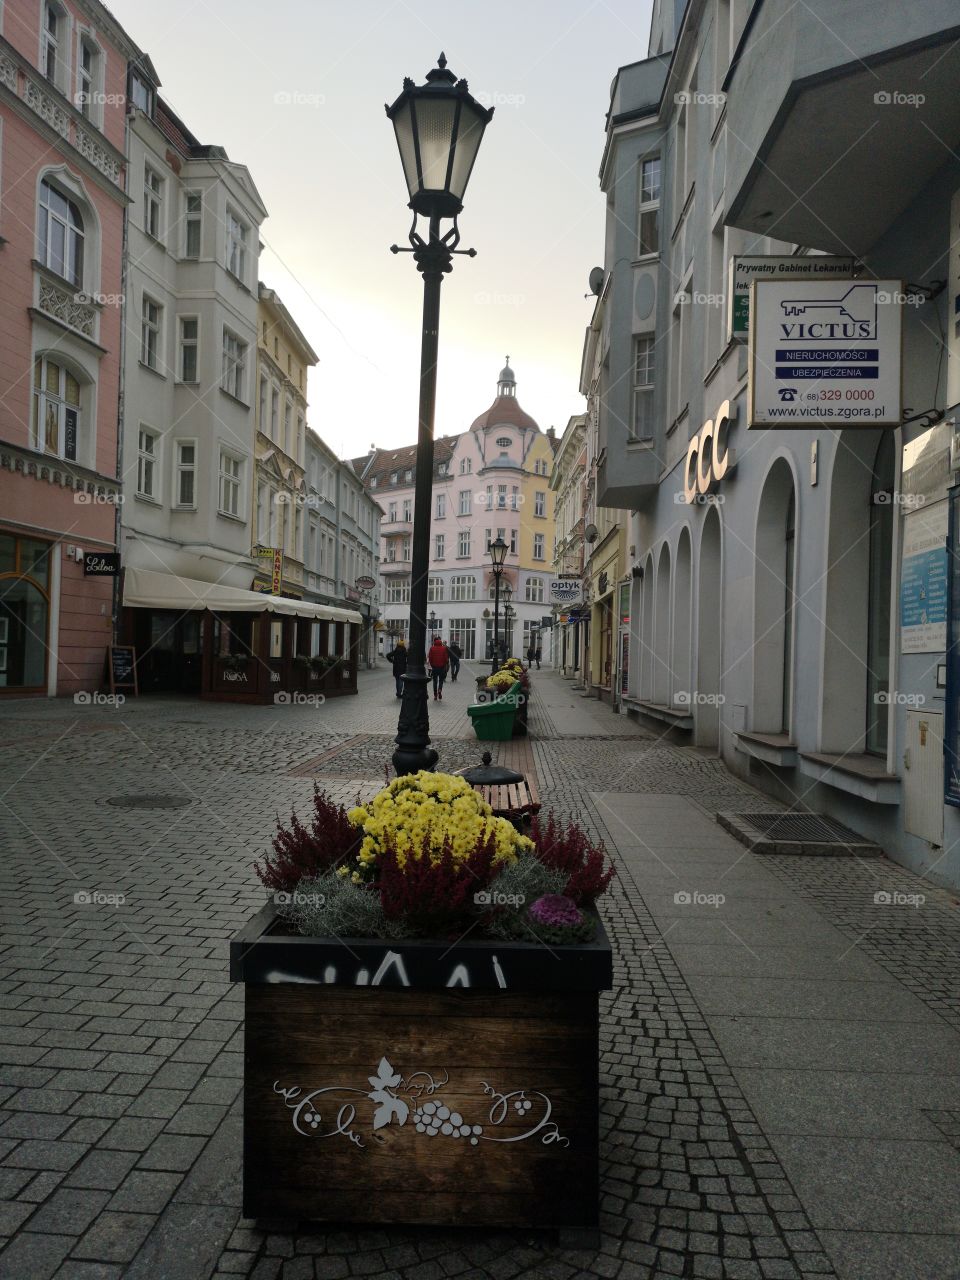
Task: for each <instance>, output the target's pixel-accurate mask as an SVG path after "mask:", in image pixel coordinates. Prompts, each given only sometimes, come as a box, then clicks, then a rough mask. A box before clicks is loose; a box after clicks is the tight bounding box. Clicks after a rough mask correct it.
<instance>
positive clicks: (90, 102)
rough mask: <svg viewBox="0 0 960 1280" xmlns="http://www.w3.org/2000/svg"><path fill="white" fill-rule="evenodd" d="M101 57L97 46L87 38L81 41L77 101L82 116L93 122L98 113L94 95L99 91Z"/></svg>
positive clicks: (84, 37) (78, 60)
mask: <svg viewBox="0 0 960 1280" xmlns="http://www.w3.org/2000/svg"><path fill="white" fill-rule="evenodd" d="M99 66H100V55H99V50H98V49H97V46H96V45H95V44H94V43H93V41H92V40H90V39H88V38H87V36H82V37H81V39H80V55H79V57H78V59H77V100H76V106H77V109H78V110H79V112H80V114H81V115H82V116H84V117H85V119H87V120H91V119H92V118H93V116H94V114H95V113H96V102H95V100H94V94H95V93H96V91H97V75H98V71H99Z"/></svg>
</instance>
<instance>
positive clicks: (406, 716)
mask: <svg viewBox="0 0 960 1280" xmlns="http://www.w3.org/2000/svg"><path fill="white" fill-rule="evenodd" d="M429 683H430V677H429V676H428V675H427V673H426V671H419V672H418V671H409V670H408V671H407V674H406V675H405V676H404V677H403V701H402V702H401V703H400V721H399V724H398V725H397V737H396V743H397V749H396V751H394V753H393V757H392V760H393V767H394V769H395V770H396V773H397V776H398V777H399V776H400V775H401V774H404V773H418V772H419V771H420V770H421V769H428V770H432V769H433V767H434V765H435V764H436V763H437V761H438V760H439V759H440V756H439V753H438V752H437V751H435V750H434V749H433V747H431V746H430V718H429V714H428V712H427V685H428V684H429Z"/></svg>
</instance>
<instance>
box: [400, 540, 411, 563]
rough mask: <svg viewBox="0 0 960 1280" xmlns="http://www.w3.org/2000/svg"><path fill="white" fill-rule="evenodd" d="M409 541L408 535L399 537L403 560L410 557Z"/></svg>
mask: <svg viewBox="0 0 960 1280" xmlns="http://www.w3.org/2000/svg"><path fill="white" fill-rule="evenodd" d="M410 543H411V539H410V538H409V537H406V538H401V539H400V556H401V558H402V559H403V560H409V559H410Z"/></svg>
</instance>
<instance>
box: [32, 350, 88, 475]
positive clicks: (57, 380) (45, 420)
mask: <svg viewBox="0 0 960 1280" xmlns="http://www.w3.org/2000/svg"><path fill="white" fill-rule="evenodd" d="M82 425H83V423H82V416H81V393H80V382H79V380H78V379H77V378H76V377H75V376H74V375H73V374H72V373H71V372H70V370H69V369H68V368H66V366H65V365H64V364H62V363H61V362H60V360H59V358H57V359H56V360H54V359H51V357H49V356H37V358H36V360H35V361H34V366H33V447H34V448H35V449H39V450H40V451H41V452H42V453H52V454H55V455H56V456H57V457H58V458H68V459H69V460H70V461H72V462H75V461H76V460H77V456H78V449H79V447H80V433H81V429H82Z"/></svg>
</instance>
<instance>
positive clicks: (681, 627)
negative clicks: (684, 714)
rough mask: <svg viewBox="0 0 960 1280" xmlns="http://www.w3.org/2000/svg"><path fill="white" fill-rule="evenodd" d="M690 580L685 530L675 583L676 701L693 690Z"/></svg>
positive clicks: (674, 671)
mask: <svg viewBox="0 0 960 1280" xmlns="http://www.w3.org/2000/svg"><path fill="white" fill-rule="evenodd" d="M691 580H692V556H691V552H690V530H689V529H687V528H683V529H681V530H680V538H679V540H678V542H677V567H676V581H675V584H674V588H673V694H674V697H673V702H676V701H677V699H676V695H677V694H678V693H685V694H686V695H687V697H688V698H689V695H690V692H691V690H692V687H693V681H692V680H691V678H690V624H691V611H692V605H693V601H692V596H691V590H690V585H691ZM688 705H689V703H688Z"/></svg>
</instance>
